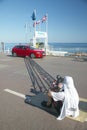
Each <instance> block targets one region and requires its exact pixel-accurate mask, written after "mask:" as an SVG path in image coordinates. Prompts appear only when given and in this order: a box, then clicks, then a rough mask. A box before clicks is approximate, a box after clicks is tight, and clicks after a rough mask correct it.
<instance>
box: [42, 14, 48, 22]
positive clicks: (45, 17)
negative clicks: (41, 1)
mask: <svg viewBox="0 0 87 130" xmlns="http://www.w3.org/2000/svg"><path fill="white" fill-rule="evenodd" d="M46 20H47V16H46V15H45V16H43V18H42V23H43V22H45V21H46Z"/></svg>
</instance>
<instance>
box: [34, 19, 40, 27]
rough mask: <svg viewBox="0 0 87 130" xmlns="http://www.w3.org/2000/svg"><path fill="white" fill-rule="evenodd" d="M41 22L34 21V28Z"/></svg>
mask: <svg viewBox="0 0 87 130" xmlns="http://www.w3.org/2000/svg"><path fill="white" fill-rule="evenodd" d="M40 22H41V21H40V20H38V21H34V23H33V27H35V26H36V25H37V24H40Z"/></svg>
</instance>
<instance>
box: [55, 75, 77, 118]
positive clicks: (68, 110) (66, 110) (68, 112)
mask: <svg viewBox="0 0 87 130" xmlns="http://www.w3.org/2000/svg"><path fill="white" fill-rule="evenodd" d="M64 93H65V99H64V102H63V106H62V109H61V113H60V115H59V117H58V118H57V120H62V119H64V118H65V117H66V116H72V117H77V116H78V115H79V107H78V105H79V96H78V93H77V90H76V88H75V86H74V82H73V78H72V77H70V76H65V78H64Z"/></svg>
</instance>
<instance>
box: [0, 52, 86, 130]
mask: <svg viewBox="0 0 87 130" xmlns="http://www.w3.org/2000/svg"><path fill="white" fill-rule="evenodd" d="M34 61H35V62H36V63H38V64H39V65H40V66H41V67H42V68H43V69H44V70H45V71H46V72H48V73H49V74H50V75H52V77H54V78H56V75H58V74H60V75H61V76H63V77H64V76H66V75H68V76H72V77H73V79H74V82H75V86H76V89H77V91H78V93H79V97H80V111H81V112H80V113H81V115H80V117H79V119H76V120H75V119H72V118H65V119H63V120H62V121H58V120H56V116H55V115H53V114H51V113H49V112H47V111H45V110H44V109H41V108H39V107H35V106H33V105H30V104H26V103H25V102H24V100H25V97H24V95H31V96H37V95H35V94H34V93H32V92H31V91H30V90H31V89H32V88H33V86H32V82H31V80H30V77H29V74H28V71H27V68H26V65H25V62H24V58H21V57H12V56H10V55H6V54H4V53H0V130H65V129H67V130H86V129H87V82H86V80H87V62H86V61H80V60H77V59H76V58H75V57H61V56H60V57H56V56H55V57H54V56H46V57H44V58H42V59H34ZM6 89H9V90H12V91H14V92H17V93H19V94H21V96H20V95H19V96H17V94H16V95H15V94H13V93H9V92H7V91H5V90H6Z"/></svg>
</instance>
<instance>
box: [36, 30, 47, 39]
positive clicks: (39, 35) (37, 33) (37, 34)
mask: <svg viewBox="0 0 87 130" xmlns="http://www.w3.org/2000/svg"><path fill="white" fill-rule="evenodd" d="M35 37H36V38H47V32H41V31H35Z"/></svg>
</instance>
